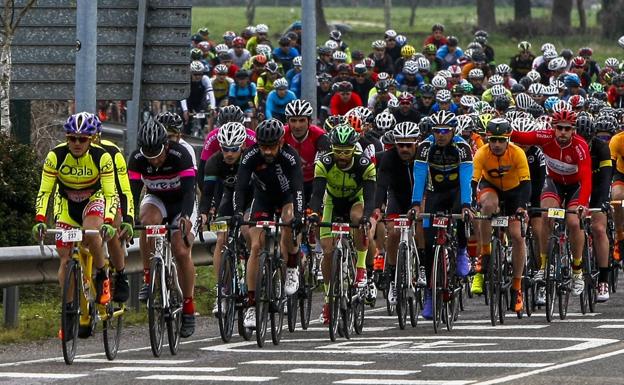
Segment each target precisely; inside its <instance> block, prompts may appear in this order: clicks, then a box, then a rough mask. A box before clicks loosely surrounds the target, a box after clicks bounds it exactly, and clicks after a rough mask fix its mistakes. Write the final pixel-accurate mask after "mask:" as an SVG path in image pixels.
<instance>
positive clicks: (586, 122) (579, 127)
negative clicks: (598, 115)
mask: <svg viewBox="0 0 624 385" xmlns="http://www.w3.org/2000/svg"><path fill="white" fill-rule="evenodd" d="M574 125H575V127H576V132H577V133H578V134H579V135H581V136H582V137H583V138H585V139H590V138H591V137H592V136H594V132H595V131H594V119H593V118H592V116H591V114H590V113H588V112H585V111H581V112H579V113H578V115H576V123H575V124H574Z"/></svg>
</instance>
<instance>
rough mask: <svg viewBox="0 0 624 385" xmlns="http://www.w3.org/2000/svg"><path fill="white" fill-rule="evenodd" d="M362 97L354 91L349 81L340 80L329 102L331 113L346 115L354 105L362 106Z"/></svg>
mask: <svg viewBox="0 0 624 385" xmlns="http://www.w3.org/2000/svg"><path fill="white" fill-rule="evenodd" d="M361 105H362V99H361V98H360V96H359V95H358V94H356V93H355V92H353V85H351V83H349V82H340V83H337V85H336V92H335V93H334V95H333V96H332V97H331V100H330V102H329V111H330V115H344V114H346V113H347V112H349V110H350V109H352V108H353V107H357V106H361Z"/></svg>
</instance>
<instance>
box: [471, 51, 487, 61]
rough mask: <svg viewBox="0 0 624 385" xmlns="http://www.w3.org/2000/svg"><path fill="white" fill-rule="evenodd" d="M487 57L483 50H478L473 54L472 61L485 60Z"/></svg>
mask: <svg viewBox="0 0 624 385" xmlns="http://www.w3.org/2000/svg"><path fill="white" fill-rule="evenodd" d="M485 60H487V59H486V57H485V53H483V51H476V52H474V53H473V54H472V61H474V62H484V61H485Z"/></svg>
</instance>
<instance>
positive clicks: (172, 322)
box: [166, 265, 234, 356]
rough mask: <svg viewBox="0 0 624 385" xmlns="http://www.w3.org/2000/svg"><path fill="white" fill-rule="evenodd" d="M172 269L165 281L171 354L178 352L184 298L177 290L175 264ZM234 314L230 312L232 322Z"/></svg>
mask: <svg viewBox="0 0 624 385" xmlns="http://www.w3.org/2000/svg"><path fill="white" fill-rule="evenodd" d="M172 267H173V271H171V272H169V274H168V279H167V282H170V284H171V287H169V290H168V291H169V316H168V317H167V318H166V320H167V340H168V341H169V351H170V352H171V354H172V355H174V356H175V355H176V354H178V348H179V347H180V328H182V304H183V303H184V298H183V297H182V292H181V291H180V290H179V287H180V284H179V282H178V272H177V268H176V267H175V265H172ZM233 318H234V314H232V322H234V320H233Z"/></svg>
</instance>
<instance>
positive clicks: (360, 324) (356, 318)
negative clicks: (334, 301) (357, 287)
mask: <svg viewBox="0 0 624 385" xmlns="http://www.w3.org/2000/svg"><path fill="white" fill-rule="evenodd" d="M353 329H354V330H355V333H356V334H362V330H363V329H364V299H363V298H361V297H357V298H356V299H355V301H353Z"/></svg>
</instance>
